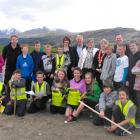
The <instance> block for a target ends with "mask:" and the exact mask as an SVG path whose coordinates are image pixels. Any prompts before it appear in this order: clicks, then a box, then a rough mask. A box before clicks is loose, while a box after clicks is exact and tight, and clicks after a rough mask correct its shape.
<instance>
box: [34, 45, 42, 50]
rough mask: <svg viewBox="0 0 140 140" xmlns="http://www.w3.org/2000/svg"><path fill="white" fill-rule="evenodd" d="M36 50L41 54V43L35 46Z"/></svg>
mask: <svg viewBox="0 0 140 140" xmlns="http://www.w3.org/2000/svg"><path fill="white" fill-rule="evenodd" d="M34 48H35V51H37V52H40V48H41V45H40V43H38V44H35V46H34Z"/></svg>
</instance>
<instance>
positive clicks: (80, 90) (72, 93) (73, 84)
mask: <svg viewBox="0 0 140 140" xmlns="http://www.w3.org/2000/svg"><path fill="white" fill-rule="evenodd" d="M73 75H74V78H73V79H72V80H70V90H69V92H68V97H67V108H66V112H65V117H66V120H65V121H64V123H68V121H69V117H70V116H71V115H72V113H73V111H74V110H75V109H76V107H77V106H78V104H79V100H80V98H82V97H84V95H85V93H86V84H85V81H84V80H83V79H81V76H82V70H81V69H80V68H78V67H76V68H74V70H73ZM80 95H81V96H82V97H80Z"/></svg>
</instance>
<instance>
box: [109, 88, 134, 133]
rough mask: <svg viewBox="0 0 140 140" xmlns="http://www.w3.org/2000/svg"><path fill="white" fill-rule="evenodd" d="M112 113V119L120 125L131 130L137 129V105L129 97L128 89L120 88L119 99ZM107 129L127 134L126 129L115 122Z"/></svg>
mask: <svg viewBox="0 0 140 140" xmlns="http://www.w3.org/2000/svg"><path fill="white" fill-rule="evenodd" d="M112 114H113V115H112V121H114V122H116V123H117V124H118V125H120V126H122V127H124V128H126V129H127V130H129V131H132V130H134V129H135V126H136V121H135V114H136V106H135V105H134V103H133V102H132V101H131V100H130V99H129V98H128V91H127V90H126V89H125V88H123V87H122V88H120V89H119V99H118V100H117V101H116V103H115V106H114V107H113V113H112ZM107 130H108V131H109V132H113V133H115V134H116V135H119V136H123V135H125V134H126V132H125V131H123V130H121V129H120V128H118V127H117V126H116V125H114V124H111V126H110V127H109V128H107Z"/></svg>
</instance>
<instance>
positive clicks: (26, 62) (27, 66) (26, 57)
mask: <svg viewBox="0 0 140 140" xmlns="http://www.w3.org/2000/svg"><path fill="white" fill-rule="evenodd" d="M21 48H22V54H21V55H19V56H18V58H17V63H16V68H17V69H19V70H20V71H21V75H22V77H23V78H24V79H25V80H26V90H27V91H30V90H31V81H32V79H31V75H32V73H33V68H34V63H33V59H32V57H31V55H30V54H28V51H29V46H28V44H23V45H22V46H21Z"/></svg>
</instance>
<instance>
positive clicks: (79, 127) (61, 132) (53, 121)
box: [0, 111, 140, 140]
mask: <svg viewBox="0 0 140 140" xmlns="http://www.w3.org/2000/svg"><path fill="white" fill-rule="evenodd" d="M119 139H120V140H139V139H140V133H139V129H137V130H136V131H135V132H133V134H132V135H127V136H115V135H114V134H110V133H108V132H107V131H106V129H105V128H103V127H101V126H98V127H97V126H94V125H93V124H92V119H90V118H89V115H87V114H86V115H84V114H83V115H81V116H80V118H79V119H78V120H77V121H76V122H72V123H69V124H64V115H59V114H55V115H53V114H50V113H49V112H47V111H43V112H38V113H36V114H26V115H25V116H24V117H17V116H14V115H12V116H6V115H4V114H1V115H0V140H119Z"/></svg>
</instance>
